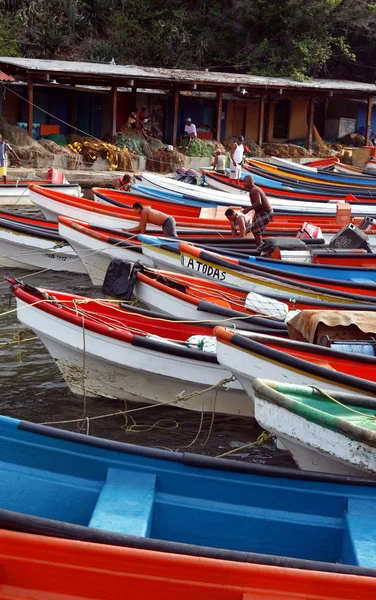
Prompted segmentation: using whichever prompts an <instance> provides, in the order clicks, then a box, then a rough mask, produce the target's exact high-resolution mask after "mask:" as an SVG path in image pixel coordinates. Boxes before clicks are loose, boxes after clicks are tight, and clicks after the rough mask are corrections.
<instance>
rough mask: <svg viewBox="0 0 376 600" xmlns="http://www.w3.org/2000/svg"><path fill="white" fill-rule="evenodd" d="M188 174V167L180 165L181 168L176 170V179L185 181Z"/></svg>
mask: <svg viewBox="0 0 376 600" xmlns="http://www.w3.org/2000/svg"><path fill="white" fill-rule="evenodd" d="M186 176H187V169H186V168H185V167H179V169H177V171H176V175H175V177H174V179H176V181H185V178H186Z"/></svg>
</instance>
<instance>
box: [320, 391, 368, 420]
mask: <svg viewBox="0 0 376 600" xmlns="http://www.w3.org/2000/svg"><path fill="white" fill-rule="evenodd" d="M309 387H310V388H312V389H313V390H316V391H317V392H319V393H320V394H321V395H322V396H324V397H326V398H328V400H331V401H332V402H335V403H336V404H338V405H339V406H341V407H342V408H345V409H346V410H348V411H350V412H353V413H355V414H356V415H360V416H362V417H366V418H367V419H371V420H373V421H375V420H376V415H367V414H366V413H363V412H361V411H360V410H356V409H355V408H351V407H350V406H348V405H347V404H343V403H342V402H340V401H339V400H336V399H335V398H333V396H331V395H330V394H328V392H326V391H325V390H322V389H321V388H319V387H317V386H316V385H310V386H309Z"/></svg>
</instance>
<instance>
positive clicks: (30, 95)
mask: <svg viewBox="0 0 376 600" xmlns="http://www.w3.org/2000/svg"><path fill="white" fill-rule="evenodd" d="M27 102H28V104H27V132H28V134H29V136H30V137H33V116H34V104H33V103H34V86H33V76H32V75H30V74H28V76H27Z"/></svg>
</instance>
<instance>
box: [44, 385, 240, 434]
mask: <svg viewBox="0 0 376 600" xmlns="http://www.w3.org/2000/svg"><path fill="white" fill-rule="evenodd" d="M231 381H234V378H233V377H229V378H227V379H222V380H221V381H219V382H218V383H216V384H215V385H211V386H209V387H207V388H204V389H203V390H201V391H199V390H197V391H195V392H191V393H189V394H185V395H184V391H183V392H181V393H180V394H177V395H176V396H174V398H172V400H166V401H165V402H160V403H158V404H157V405H156V404H148V405H146V406H140V407H138V408H130V409H126V410H121V411H116V412H113V413H108V414H105V415H96V416H95V417H80V418H78V419H69V420H64V421H46V422H43V423H40V425H66V424H69V423H81V422H82V421H85V422H86V423H88V422H91V421H96V420H98V419H107V418H109V417H117V416H120V415H129V414H133V413H136V412H141V411H144V410H150V409H152V408H156V406H166V405H168V404H176V403H177V402H179V401H181V400H187V399H190V398H194V397H196V396H201V395H202V394H205V393H206V392H209V391H211V390H213V389H216V388H219V387H222V386H225V385H226V384H227V383H230V382H231ZM224 389H225V388H224ZM163 420H164V419H161V421H163ZM158 422H159V421H157V423H158ZM175 429H176V428H175ZM196 437H197V436H196Z"/></svg>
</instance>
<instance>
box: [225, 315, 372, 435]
mask: <svg viewBox="0 0 376 600" xmlns="http://www.w3.org/2000/svg"><path fill="white" fill-rule="evenodd" d="M214 333H215V335H216V338H217V357H218V360H219V362H220V363H221V365H222V366H223V367H224V368H225V369H228V370H229V371H231V373H233V375H235V377H236V378H237V379H238V380H239V381H240V383H241V384H242V386H243V387H244V389H245V391H246V392H247V394H248V396H249V397H250V398H251V400H252V401H253V400H254V391H253V381H254V380H255V379H256V378H260V377H261V378H262V377H264V376H265V375H266V374H267V375H268V377H270V378H271V379H272V380H274V381H279V382H281V384H286V383H287V384H288V383H290V382H291V381H294V383H295V384H296V385H315V386H318V387H320V388H325V389H328V390H331V391H333V390H334V391H346V392H349V391H351V392H353V394H354V395H355V396H359V395H362V396H363V395H367V396H373V397H376V368H375V367H376V357H374V356H367V355H365V354H355V353H351V352H342V351H339V350H333V349H332V348H327V347H324V346H318V345H314V344H308V343H305V342H297V341H296V340H290V339H288V338H282V337H276V336H271V335H266V334H260V333H247V336H244V335H242V334H241V332H236V331H234V330H230V329H226V328H224V327H215V329H214ZM264 426H265V425H264Z"/></svg>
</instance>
